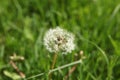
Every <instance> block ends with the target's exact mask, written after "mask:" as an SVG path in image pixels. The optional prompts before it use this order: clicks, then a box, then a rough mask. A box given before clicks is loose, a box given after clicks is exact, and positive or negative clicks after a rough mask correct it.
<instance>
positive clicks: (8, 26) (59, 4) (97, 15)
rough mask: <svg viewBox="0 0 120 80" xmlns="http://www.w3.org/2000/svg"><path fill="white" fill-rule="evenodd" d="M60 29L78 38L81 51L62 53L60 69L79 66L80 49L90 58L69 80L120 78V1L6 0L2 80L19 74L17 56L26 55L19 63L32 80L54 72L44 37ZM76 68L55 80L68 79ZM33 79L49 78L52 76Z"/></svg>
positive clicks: (0, 13)
mask: <svg viewBox="0 0 120 80" xmlns="http://www.w3.org/2000/svg"><path fill="white" fill-rule="evenodd" d="M56 26H61V28H64V29H66V30H68V31H70V32H72V33H73V34H74V35H75V36H76V37H75V43H76V49H75V51H73V52H72V53H70V54H67V55H59V56H58V59H57V62H56V65H55V67H59V66H62V65H65V64H67V63H70V62H74V54H75V53H79V51H80V50H83V51H84V55H85V56H86V57H87V58H86V59H85V60H83V64H79V65H77V67H76V70H75V71H74V72H73V73H72V74H71V75H70V76H69V78H68V80H120V0H0V80H11V78H10V77H9V76H7V75H6V74H4V71H8V72H10V73H16V71H15V70H14V69H13V68H12V67H11V65H10V64H9V61H10V59H9V57H10V56H11V55H13V53H16V54H17V55H19V56H23V57H25V60H24V61H22V62H16V64H17V66H18V68H19V69H20V71H22V72H23V73H24V74H25V75H26V78H27V77H30V76H33V75H36V74H39V73H42V72H46V71H48V70H50V67H51V63H52V59H53V55H54V54H52V53H49V52H48V51H47V50H46V49H45V47H44V45H43V36H44V33H45V31H47V30H48V29H49V28H55V27H56ZM71 68H72V66H70V67H68V68H65V69H63V70H60V71H56V72H54V73H53V76H52V79H53V80H64V79H63V78H64V77H65V76H66V75H67V73H68V71H69V70H70V69H71ZM13 77H14V76H13ZM26 80H27V79H26ZM30 80H48V74H47V73H46V74H45V75H43V76H39V77H36V78H34V79H30Z"/></svg>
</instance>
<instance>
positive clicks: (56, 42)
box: [44, 27, 75, 53]
mask: <svg viewBox="0 0 120 80" xmlns="http://www.w3.org/2000/svg"><path fill="white" fill-rule="evenodd" d="M44 45H45V47H46V49H47V50H48V51H50V52H63V53H70V52H71V51H72V50H74V48H75V44H74V35H73V34H72V33H70V32H67V31H66V30H64V29H61V28H60V27H57V28H55V29H50V30H48V31H47V32H46V34H45V37H44Z"/></svg>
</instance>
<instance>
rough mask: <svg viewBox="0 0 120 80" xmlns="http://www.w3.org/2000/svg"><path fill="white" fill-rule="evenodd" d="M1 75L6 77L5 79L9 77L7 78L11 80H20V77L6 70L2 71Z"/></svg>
mask: <svg viewBox="0 0 120 80" xmlns="http://www.w3.org/2000/svg"><path fill="white" fill-rule="evenodd" d="M3 73H4V75H5V76H7V77H9V78H11V79H13V80H18V79H21V76H20V75H18V74H16V73H14V72H9V71H7V70H4V71H3Z"/></svg>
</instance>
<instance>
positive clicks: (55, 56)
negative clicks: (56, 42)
mask: <svg viewBox="0 0 120 80" xmlns="http://www.w3.org/2000/svg"><path fill="white" fill-rule="evenodd" d="M56 60H57V53H55V54H54V57H53V62H52V66H51V69H54V66H55V63H56ZM51 76H52V73H50V75H49V80H51Z"/></svg>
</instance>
